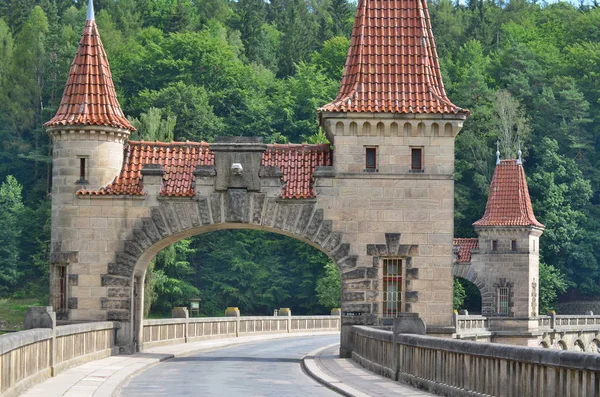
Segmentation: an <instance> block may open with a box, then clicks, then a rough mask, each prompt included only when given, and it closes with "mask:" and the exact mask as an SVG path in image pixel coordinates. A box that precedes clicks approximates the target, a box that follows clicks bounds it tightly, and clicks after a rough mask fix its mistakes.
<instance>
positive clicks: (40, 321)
mask: <svg viewBox="0 0 600 397" xmlns="http://www.w3.org/2000/svg"><path fill="white" fill-rule="evenodd" d="M34 328H52V329H54V328H56V313H55V312H54V311H52V306H30V307H29V309H28V310H27V313H25V329H34Z"/></svg>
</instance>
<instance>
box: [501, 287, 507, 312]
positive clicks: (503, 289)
mask: <svg viewBox="0 0 600 397" xmlns="http://www.w3.org/2000/svg"><path fill="white" fill-rule="evenodd" d="M508 292H509V291H508V287H499V288H498V314H508Z"/></svg>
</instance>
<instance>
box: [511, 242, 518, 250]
mask: <svg viewBox="0 0 600 397" xmlns="http://www.w3.org/2000/svg"><path fill="white" fill-rule="evenodd" d="M510 250H511V251H516V250H517V240H511V241H510Z"/></svg>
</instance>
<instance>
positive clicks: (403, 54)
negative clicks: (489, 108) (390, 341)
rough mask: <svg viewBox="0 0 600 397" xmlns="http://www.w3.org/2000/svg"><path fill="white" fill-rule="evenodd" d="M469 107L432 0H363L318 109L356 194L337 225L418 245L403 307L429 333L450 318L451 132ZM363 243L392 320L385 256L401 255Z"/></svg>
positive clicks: (346, 182) (343, 182)
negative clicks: (441, 47)
mask: <svg viewBox="0 0 600 397" xmlns="http://www.w3.org/2000/svg"><path fill="white" fill-rule="evenodd" d="M468 114H469V112H468V111H467V110H465V109H461V108H460V107H458V106H456V105H454V104H453V103H452V102H451V101H450V100H449V99H448V97H447V96H446V92H445V90H444V84H443V82H442V76H441V72H440V67H439V62H438V57H437V52H436V47H435V43H434V39H433V34H432V30H431V25H430V20H429V13H428V11H427V3H426V1H425V0H395V1H390V0H360V1H359V3H358V9H357V12H356V17H355V22H354V28H353V31H352V38H351V42H350V49H349V51H348V56H347V59H346V64H345V68H344V73H343V77H342V82H341V86H340V90H339V93H338V95H337V97H336V98H335V100H333V101H332V102H331V103H329V104H327V105H325V106H323V107H321V108H320V109H319V120H320V124H321V126H322V127H323V128H324V129H325V131H326V133H327V137H328V138H329V140H330V141H331V143H332V144H333V145H334V147H335V151H334V161H333V164H334V167H335V172H336V178H335V179H336V186H338V188H339V189H340V196H341V197H344V196H346V197H347V198H348V199H350V200H349V201H348V202H347V203H346V205H347V207H346V208H343V209H341V213H342V214H343V215H344V217H343V218H342V219H339V222H341V223H344V224H345V225H344V229H350V230H352V229H357V230H358V231H360V232H363V233H365V234H366V236H370V237H371V240H372V241H376V240H378V234H383V233H384V232H388V233H389V232H394V233H397V234H398V235H399V236H400V241H401V243H402V244H412V245H414V246H418V247H419V248H418V255H414V256H412V257H411V258H408V257H405V256H404V255H403V254H400V255H399V257H400V259H401V260H402V270H401V271H399V273H401V275H400V276H401V279H402V280H403V281H402V285H401V286H399V287H397V288H398V289H399V290H400V295H401V297H400V299H401V300H402V305H401V307H400V308H399V311H400V312H415V313H420V314H421V316H422V317H423V318H424V319H425V320H426V323H427V325H428V331H433V330H435V327H436V326H439V327H442V328H443V327H445V326H448V325H450V324H451V313H452V261H453V255H452V237H453V227H454V139H455V137H456V135H457V134H458V132H459V131H460V129H461V128H462V125H463V122H464V120H465V119H466V118H467V116H468ZM350 179H354V180H352V181H351V180H350ZM360 181H363V182H362V184H361V182H360ZM357 182H358V183H357ZM361 186H363V187H362V188H361ZM352 196H354V200H352ZM352 203H354V204H352ZM368 205H370V207H369V206H368ZM362 206H365V207H366V208H369V209H368V210H362V209H361V208H360V207H362ZM365 234H363V236H365ZM366 236H365V237H366ZM366 242H367V241H364V242H363V241H358V242H354V241H353V242H352V243H358V245H359V246H361V243H363V244H364V243H366ZM362 246H364V245H362ZM366 249H367V256H365V257H361V258H360V259H365V260H368V259H370V260H372V261H373V263H372V264H371V263H362V264H361V265H363V266H367V267H371V266H376V267H378V268H379V277H378V279H379V284H378V285H377V286H376V287H375V289H377V290H379V292H380V293H381V294H382V295H383V297H382V302H381V307H380V308H379V315H380V316H383V317H386V314H387V313H386V302H385V301H386V295H387V294H388V291H386V287H385V284H386V278H388V277H387V274H386V273H387V270H386V268H385V263H384V261H385V259H386V258H390V257H392V256H394V255H395V254H396V253H393V252H387V251H386V250H383V249H379V247H377V246H369V245H367V247H366ZM369 256H373V258H370V257H369ZM345 282H346V281H345ZM394 288H396V287H394ZM342 310H344V308H342ZM391 317H394V315H393V313H392V315H391ZM441 332H443V330H441Z"/></svg>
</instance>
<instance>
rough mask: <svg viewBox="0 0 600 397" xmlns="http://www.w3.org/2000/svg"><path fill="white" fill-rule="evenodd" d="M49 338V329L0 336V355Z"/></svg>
mask: <svg viewBox="0 0 600 397" xmlns="http://www.w3.org/2000/svg"><path fill="white" fill-rule="evenodd" d="M51 338H52V330H51V329H49V328H36V329H30V330H27V331H19V332H12V333H9V334H4V335H0V355H3V354H5V353H8V352H10V351H12V350H15V349H18V348H20V347H23V346H27V345H31V344H32V343H36V342H41V341H44V340H48V339H51Z"/></svg>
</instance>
